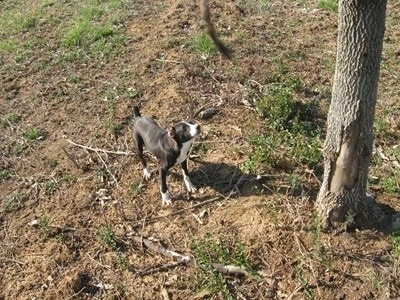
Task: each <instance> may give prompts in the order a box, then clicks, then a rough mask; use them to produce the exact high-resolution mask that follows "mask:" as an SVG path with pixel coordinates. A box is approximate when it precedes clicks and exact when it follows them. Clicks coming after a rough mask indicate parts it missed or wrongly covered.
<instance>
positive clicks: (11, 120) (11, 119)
mask: <svg viewBox="0 0 400 300" xmlns="http://www.w3.org/2000/svg"><path fill="white" fill-rule="evenodd" d="M21 119H22V117H21V115H20V114H17V113H11V114H9V115H7V116H6V117H5V118H4V119H3V120H2V121H1V124H2V125H3V127H7V126H8V125H14V124H17V123H18V122H20V121H21Z"/></svg>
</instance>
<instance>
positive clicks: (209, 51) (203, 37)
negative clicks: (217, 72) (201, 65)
mask: <svg viewBox="0 0 400 300" xmlns="http://www.w3.org/2000/svg"><path fill="white" fill-rule="evenodd" d="M192 49H194V50H195V51H197V52H199V53H201V54H203V55H205V56H211V55H213V54H215V53H216V52H217V49H216V48H215V46H214V43H213V42H212V40H211V38H210V37H209V36H208V35H207V34H204V33H203V34H200V35H197V36H196V37H195V38H194V39H193V42H192Z"/></svg>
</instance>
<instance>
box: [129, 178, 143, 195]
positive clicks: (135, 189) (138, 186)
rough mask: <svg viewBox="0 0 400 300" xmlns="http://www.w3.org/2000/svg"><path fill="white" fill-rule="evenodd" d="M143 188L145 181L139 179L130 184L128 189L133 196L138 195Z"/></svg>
mask: <svg viewBox="0 0 400 300" xmlns="http://www.w3.org/2000/svg"><path fill="white" fill-rule="evenodd" d="M142 188H143V182H142V181H141V180H137V181H135V182H132V183H131V184H130V185H129V188H128V190H129V193H131V195H132V196H137V195H139V194H140V192H141V191H142Z"/></svg>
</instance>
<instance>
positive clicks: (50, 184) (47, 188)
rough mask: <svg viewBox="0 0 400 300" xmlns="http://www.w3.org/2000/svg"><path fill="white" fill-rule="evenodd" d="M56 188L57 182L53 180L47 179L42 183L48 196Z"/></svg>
mask: <svg viewBox="0 0 400 300" xmlns="http://www.w3.org/2000/svg"><path fill="white" fill-rule="evenodd" d="M56 190H57V182H56V181H54V180H49V181H47V182H46V183H45V185H44V193H45V195H47V196H50V195H52V194H54V192H55V191H56Z"/></svg>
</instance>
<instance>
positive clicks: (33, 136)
mask: <svg viewBox="0 0 400 300" xmlns="http://www.w3.org/2000/svg"><path fill="white" fill-rule="evenodd" d="M41 136H42V131H41V130H40V129H38V128H32V129H29V130H28V131H26V133H25V138H26V139H27V140H28V141H33V140H37V139H38V138H40V137H41Z"/></svg>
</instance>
